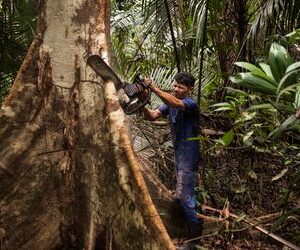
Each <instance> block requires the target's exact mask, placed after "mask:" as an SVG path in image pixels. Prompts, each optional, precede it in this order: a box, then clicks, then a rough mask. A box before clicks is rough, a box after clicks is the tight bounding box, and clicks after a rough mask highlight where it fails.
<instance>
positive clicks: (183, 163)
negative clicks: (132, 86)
mask: <svg viewBox="0 0 300 250" xmlns="http://www.w3.org/2000/svg"><path fill="white" fill-rule="evenodd" d="M145 84H149V85H148V87H149V88H150V89H151V90H152V91H153V92H154V93H155V94H156V95H157V96H158V97H159V98H160V99H161V100H162V101H163V102H164V104H162V105H161V106H160V107H158V109H155V110H150V109H147V108H144V109H143V110H142V111H143V113H144V117H145V119H146V120H150V121H154V120H156V119H158V118H160V117H162V116H168V117H169V123H170V127H171V134H172V141H173V146H174V153H175V165H176V192H175V194H176V197H177V199H178V200H179V204H180V206H181V207H182V208H183V212H184V215H185V217H186V220H187V224H188V229H189V233H190V236H191V237H196V236H199V235H200V234H201V231H202V222H201V221H199V219H198V218H197V216H196V211H195V199H194V187H195V181H196V172H197V170H198V162H199V143H198V141H197V140H188V138H192V137H197V136H198V127H199V108H198V105H197V103H196V102H195V101H194V100H193V99H192V98H191V97H189V96H190V94H191V93H192V90H193V87H194V84H195V78H194V77H193V76H192V75H191V74H189V73H187V72H183V73H177V74H176V75H175V77H174V82H173V92H174V93H173V95H171V94H169V93H167V92H164V91H162V90H160V89H159V88H158V87H157V86H155V85H154V84H153V83H152V82H151V80H146V83H145Z"/></svg>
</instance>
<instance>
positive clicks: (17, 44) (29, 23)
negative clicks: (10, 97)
mask: <svg viewBox="0 0 300 250" xmlns="http://www.w3.org/2000/svg"><path fill="white" fill-rule="evenodd" d="M36 11H37V2H36V1H33V0H31V1H28V0H23V1H6V2H5V3H2V5H0V103H1V102H2V100H3V98H4V96H5V95H6V94H7V93H8V91H9V89H10V86H11V84H12V81H13V79H14V76H15V75H16V73H17V71H18V69H19V67H20V64H21V62H22V60H23V58H24V56H25V54H26V51H27V48H28V47H29V45H30V43H31V41H32V39H33V36H34V30H35V28H36V15H37V12H36Z"/></svg>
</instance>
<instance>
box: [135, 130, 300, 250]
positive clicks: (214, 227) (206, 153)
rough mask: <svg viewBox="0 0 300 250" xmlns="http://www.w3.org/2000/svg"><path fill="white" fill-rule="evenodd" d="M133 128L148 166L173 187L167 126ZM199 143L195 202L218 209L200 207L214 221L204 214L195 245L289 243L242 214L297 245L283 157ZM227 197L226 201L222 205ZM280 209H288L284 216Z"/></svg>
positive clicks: (299, 198) (296, 197)
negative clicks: (197, 242) (272, 235)
mask: <svg viewBox="0 0 300 250" xmlns="http://www.w3.org/2000/svg"><path fill="white" fill-rule="evenodd" d="M135 131H137V135H138V136H137V137H135V139H134V141H135V147H136V148H135V150H136V151H137V153H138V155H139V156H140V157H141V158H144V159H146V160H147V161H148V162H151V168H152V171H153V172H154V173H155V174H156V175H157V176H158V178H159V179H160V181H161V182H162V183H163V184H164V185H165V186H166V188H167V189H169V190H174V186H175V173H174V172H175V171H174V163H173V160H172V159H173V155H172V154H173V153H172V149H171V147H170V145H171V143H170V140H169V139H170V136H169V132H168V130H167V129H162V128H151V127H149V126H148V127H147V128H146V129H145V127H144V128H142V129H141V127H139V128H138V129H136V130H135ZM141 131H142V133H140V132H141ZM141 138H143V139H141ZM201 145H202V148H201V151H202V154H201V155H202V159H201V164H200V171H199V174H198V182H197V183H198V184H197V188H196V199H197V201H198V203H199V205H200V204H201V205H202V206H205V207H209V208H213V209H216V210H219V211H212V210H209V209H206V210H203V211H202V214H203V215H204V216H207V217H210V218H214V219H215V221H213V222H212V221H211V219H209V220H205V226H204V231H203V235H202V236H201V238H200V243H199V245H198V246H199V248H198V249H207V250H211V249H216V250H223V249H224V250H237V249H266V250H269V249H290V248H288V247H287V246H286V245H285V244H283V243H281V242H279V241H278V240H275V239H273V238H272V237H270V236H269V235H267V234H266V233H262V232H260V231H259V230H258V229H256V228H255V227H254V226H251V225H249V224H247V223H245V220H246V221H248V222H249V221H250V222H252V223H253V224H254V225H256V226H258V227H261V228H263V229H265V230H267V231H268V232H270V233H273V234H274V235H275V236H279V237H282V239H283V241H284V240H286V242H287V243H288V242H291V243H292V244H294V245H298V246H300V223H299V221H300V209H299V208H300V192H295V191H294V190H292V191H291V189H290V179H289V176H290V175H282V176H280V173H282V171H283V169H284V168H285V165H284V158H283V157H278V156H276V155H272V154H267V153H257V152H255V151H254V150H252V149H248V148H246V149H245V148H238V147H231V148H221V149H220V148H219V149H217V148H214V149H213V150H211V149H210V148H211V144H209V143H206V142H201ZM289 171H291V172H293V171H294V169H289ZM276 176H277V177H276ZM274 177H275V178H274ZM227 203H228V207H224V204H227ZM290 211H292V212H290ZM293 211H294V212H293ZM283 212H284V213H285V214H286V215H284V216H282V213H283ZM228 213H229V215H230V216H228ZM224 214H225V215H224ZM226 214H227V215H226ZM231 215H233V217H234V216H236V217H235V218H233V217H232V216H231ZM227 217H228V218H227ZM224 219H225V221H228V222H224ZM218 220H219V221H218ZM220 220H223V221H220ZM299 249H300V248H299Z"/></svg>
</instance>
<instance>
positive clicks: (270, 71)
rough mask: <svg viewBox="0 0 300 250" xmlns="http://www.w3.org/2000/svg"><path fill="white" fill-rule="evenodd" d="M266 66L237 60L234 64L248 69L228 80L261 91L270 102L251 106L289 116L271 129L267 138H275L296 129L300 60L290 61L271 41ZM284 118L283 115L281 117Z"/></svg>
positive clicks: (278, 46) (280, 47) (287, 54)
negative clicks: (274, 110) (295, 114)
mask: <svg viewBox="0 0 300 250" xmlns="http://www.w3.org/2000/svg"><path fill="white" fill-rule="evenodd" d="M268 61H269V65H268V64H265V63H260V64H259V67H257V66H255V65H253V64H250V63H247V62H237V63H236V65H237V66H239V67H241V68H244V69H246V70H248V72H246V73H238V74H237V75H236V76H233V77H230V79H231V81H232V82H233V83H235V84H237V85H239V86H241V87H246V88H247V89H250V90H252V91H254V92H255V93H258V94H262V95H263V96H264V97H265V99H266V100H267V101H268V102H269V104H260V106H258V105H255V106H253V107H252V108H251V109H252V110H253V109H254V108H256V109H272V106H273V108H275V109H276V110H277V111H278V112H280V113H283V114H287V115H290V116H289V117H288V118H286V120H285V121H284V122H282V123H281V125H280V126H279V127H278V128H276V129H275V130H273V131H271V133H270V134H269V136H270V137H276V136H278V135H280V134H282V133H283V132H284V131H288V130H294V129H296V130H298V129H299V128H300V127H299V120H298V119H297V118H296V117H295V116H294V114H293V113H294V112H295V111H296V110H298V109H299V108H300V102H299V99H300V97H299V96H300V81H299V72H300V62H296V63H294V62H293V59H292V58H291V56H290V54H289V53H288V51H287V50H286V49H285V48H284V47H283V46H281V45H279V44H277V43H273V44H272V45H271V48H270V51H269V60H268ZM283 117H285V116H283Z"/></svg>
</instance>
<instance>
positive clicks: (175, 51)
mask: <svg viewBox="0 0 300 250" xmlns="http://www.w3.org/2000/svg"><path fill="white" fill-rule="evenodd" d="M164 3H165V8H166V12H167V18H168V23H169V28H170V32H171V37H172V43H173V48H174V56H175V61H176V65H177V70H178V72H180V71H181V69H180V58H179V53H178V50H177V45H176V39H175V35H174V30H173V24H172V19H171V14H170V9H169V5H168V0H164Z"/></svg>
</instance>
